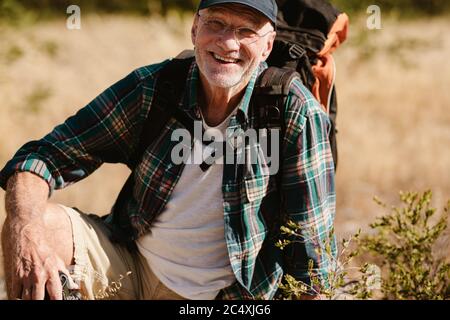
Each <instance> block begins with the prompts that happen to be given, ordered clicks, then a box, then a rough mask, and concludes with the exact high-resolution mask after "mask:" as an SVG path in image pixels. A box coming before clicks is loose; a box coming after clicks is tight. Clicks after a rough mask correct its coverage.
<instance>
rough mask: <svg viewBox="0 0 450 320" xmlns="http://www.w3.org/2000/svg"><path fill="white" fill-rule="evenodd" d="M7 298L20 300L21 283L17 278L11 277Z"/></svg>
mask: <svg viewBox="0 0 450 320" xmlns="http://www.w3.org/2000/svg"><path fill="white" fill-rule="evenodd" d="M9 290H10V292H9V298H10V299H20V298H22V282H21V281H20V279H19V277H18V276H13V279H11V281H10V283H9Z"/></svg>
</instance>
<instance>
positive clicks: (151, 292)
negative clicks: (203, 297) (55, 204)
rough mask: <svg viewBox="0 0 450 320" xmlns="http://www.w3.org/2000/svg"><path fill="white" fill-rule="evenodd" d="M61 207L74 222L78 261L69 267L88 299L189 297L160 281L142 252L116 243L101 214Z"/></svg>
mask: <svg viewBox="0 0 450 320" xmlns="http://www.w3.org/2000/svg"><path fill="white" fill-rule="evenodd" d="M61 207H63V209H64V210H65V211H66V213H67V215H68V216H69V218H70V221H71V223H72V231H73V242H74V260H75V264H74V265H73V266H71V267H70V268H69V270H70V271H71V273H72V274H71V276H72V278H73V279H74V280H75V282H76V283H78V284H79V286H80V288H81V294H82V296H83V298H84V299H121V300H122V299H125V300H134V299H145V300H184V299H185V298H183V297H182V296H180V295H178V294H177V293H175V292H173V291H171V290H170V289H168V288H167V287H166V286H164V284H162V283H161V281H159V279H158V278H157V277H156V276H155V275H154V274H153V272H152V271H151V269H150V268H149V266H148V264H147V261H146V260H145V258H144V257H143V256H142V255H141V254H140V253H139V252H136V253H134V252H133V253H131V252H130V251H129V250H128V249H127V248H126V247H124V246H121V245H118V244H116V243H112V242H111V241H110V240H109V239H110V237H109V235H110V231H109V229H108V228H107V227H106V225H105V224H104V222H103V220H102V219H100V217H98V216H95V215H87V214H84V213H81V212H78V211H77V210H74V209H72V208H68V207H64V206H61Z"/></svg>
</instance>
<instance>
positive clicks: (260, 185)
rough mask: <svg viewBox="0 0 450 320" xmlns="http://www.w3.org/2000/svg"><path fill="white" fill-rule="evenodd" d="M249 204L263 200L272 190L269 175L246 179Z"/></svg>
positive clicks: (245, 184)
mask: <svg viewBox="0 0 450 320" xmlns="http://www.w3.org/2000/svg"><path fill="white" fill-rule="evenodd" d="M244 186H245V196H246V200H247V202H254V201H259V200H262V199H263V198H264V197H265V196H266V195H267V194H268V193H269V192H270V190H271V181H270V176H269V175H261V176H254V177H248V178H245V179H244Z"/></svg>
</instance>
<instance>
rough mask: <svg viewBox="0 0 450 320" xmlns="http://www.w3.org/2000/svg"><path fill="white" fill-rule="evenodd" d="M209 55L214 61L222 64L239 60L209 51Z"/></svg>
mask: <svg viewBox="0 0 450 320" xmlns="http://www.w3.org/2000/svg"><path fill="white" fill-rule="evenodd" d="M211 55H212V57H213V58H214V59H215V60H216V61H218V62H219V63H222V64H231V63H238V62H239V61H241V60H240V59H233V58H226V57H222V56H219V55H218V54H217V53H212V52H211Z"/></svg>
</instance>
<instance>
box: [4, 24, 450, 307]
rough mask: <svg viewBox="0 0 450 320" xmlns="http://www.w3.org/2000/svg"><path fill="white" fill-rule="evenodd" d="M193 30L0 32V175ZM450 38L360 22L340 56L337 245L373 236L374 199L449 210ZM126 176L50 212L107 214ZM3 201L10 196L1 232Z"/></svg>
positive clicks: (113, 170)
mask: <svg viewBox="0 0 450 320" xmlns="http://www.w3.org/2000/svg"><path fill="white" fill-rule="evenodd" d="M189 25H190V20H189V19H188V18H187V19H181V18H179V17H177V16H171V18H169V20H163V19H161V18H157V17H155V18H152V19H146V18H136V17H126V16H89V17H84V16H83V17H82V29H81V30H77V31H69V30H67V29H66V28H65V21H64V20H60V21H59V20H55V21H51V22H47V23H40V24H38V25H33V26H28V27H24V28H22V29H10V28H7V27H1V29H0V35H1V36H0V101H1V104H0V166H1V167H3V165H4V164H5V162H6V161H7V160H8V159H9V158H10V157H11V156H12V154H13V153H14V152H15V150H16V149H17V148H18V147H20V146H21V145H22V144H23V143H25V142H27V141H28V140H31V139H38V138H40V137H42V136H43V135H44V134H46V133H47V132H48V131H50V130H51V129H52V128H53V127H54V126H55V125H57V124H58V123H60V122H62V121H63V120H64V119H65V118H67V117H68V116H69V115H71V114H73V113H74V112H75V111H76V110H78V109H79V108H81V107H82V106H84V105H85V104H86V103H88V102H89V101H90V100H91V99H92V98H94V97H95V96H96V95H97V94H98V93H100V92H101V91H102V90H103V89H104V88H106V87H107V86H109V85H110V84H112V83H113V82H115V81H116V80H118V79H120V78H121V77H123V76H125V75H126V74H128V73H129V72H130V71H131V70H132V69H133V68H136V67H138V66H142V65H146V64H150V63H153V62H157V61H161V60H162V59H164V58H166V57H169V56H174V55H176V54H177V53H178V52H179V51H181V50H182V49H184V48H188V47H191V44H190V39H189ZM449 28H450V19H448V18H435V19H433V20H425V19H424V20H416V21H414V22H401V23H400V22H397V21H395V20H388V21H383V29H382V30H373V31H371V30H368V29H366V28H365V21H364V20H358V19H354V20H353V21H352V27H351V30H350V38H349V40H348V42H347V43H345V45H344V46H343V47H342V48H340V49H339V51H338V52H337V53H336V58H337V66H338V78H337V86H338V99H339V108H340V109H339V114H338V127H339V134H338V139H339V167H338V174H337V201H338V207H337V217H336V229H337V233H338V236H339V237H342V236H347V235H349V234H351V233H353V232H355V231H356V230H357V229H358V228H363V229H366V230H367V224H368V223H369V222H371V221H372V220H373V219H374V217H375V216H377V215H378V214H380V213H381V211H380V209H379V207H378V206H377V205H376V204H375V203H374V202H373V201H372V197H373V196H375V195H377V196H379V197H380V198H382V199H384V200H386V201H387V202H388V203H396V202H397V201H398V200H397V199H398V196H397V195H398V191H399V190H417V191H422V190H425V189H431V190H432V191H433V192H434V205H435V206H437V207H438V208H442V207H443V204H444V203H445V201H446V200H447V199H448V198H450V113H449V112H448V108H449V106H450V87H449V86H450V63H448V62H447V59H448V57H449V56H450V34H449V33H448V32H446V30H449ZM127 173H128V170H127V169H126V168H124V167H121V166H117V165H116V166H113V165H104V166H103V167H102V168H100V169H99V170H98V171H97V172H95V173H94V174H93V175H92V176H91V177H89V178H88V179H86V180H84V181H82V182H80V183H78V184H76V185H73V186H71V187H69V188H67V189H65V190H62V191H58V192H56V193H55V195H54V199H53V200H54V201H57V202H61V203H63V204H66V205H69V206H77V207H79V208H81V209H82V210H84V211H86V212H94V213H97V214H105V213H107V212H108V210H109V209H110V207H111V205H112V203H113V201H114V199H115V197H116V195H117V193H118V191H119V189H120V187H121V185H122V183H123V182H124V179H125V177H126V175H127ZM3 200H4V191H3V190H2V191H0V202H1V207H0V224H1V222H2V220H3V219H4V208H3ZM448 247H449V246H448V243H447V244H444V246H443V250H445V251H446V252H447V254H448ZM0 262H1V261H0ZM1 275H2V271H0V279H1ZM0 286H1V280H0ZM0 298H1V288H0Z"/></svg>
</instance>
